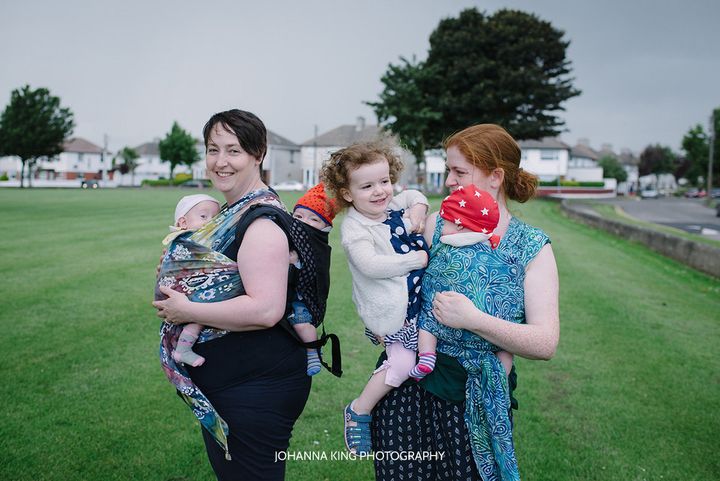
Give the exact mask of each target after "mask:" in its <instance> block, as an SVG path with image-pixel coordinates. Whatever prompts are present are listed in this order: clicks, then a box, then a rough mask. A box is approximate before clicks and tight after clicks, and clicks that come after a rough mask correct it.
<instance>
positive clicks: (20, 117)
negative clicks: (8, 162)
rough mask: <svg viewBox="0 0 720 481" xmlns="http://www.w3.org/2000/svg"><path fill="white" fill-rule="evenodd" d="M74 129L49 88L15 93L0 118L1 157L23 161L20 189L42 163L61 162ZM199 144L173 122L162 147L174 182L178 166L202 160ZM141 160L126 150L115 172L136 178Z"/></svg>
mask: <svg viewBox="0 0 720 481" xmlns="http://www.w3.org/2000/svg"><path fill="white" fill-rule="evenodd" d="M74 128H75V118H74V114H73V113H72V111H71V110H70V109H69V108H68V107H62V106H61V105H60V98H59V97H56V96H54V95H52V94H51V93H50V91H49V90H48V89H47V88H42V87H41V88H37V89H33V88H31V87H30V86H29V85H25V86H24V87H22V88H19V89H16V90H13V91H12V93H11V94H10V103H9V104H8V105H7V107H5V110H4V111H3V113H2V115H0V156H17V157H19V158H20V163H21V167H20V187H24V186H25V183H24V180H25V177H27V178H28V179H31V178H32V176H33V172H34V169H35V166H36V165H37V162H38V161H41V160H49V161H52V160H57V158H58V157H57V156H58V155H59V154H60V153H62V152H63V144H64V143H65V142H66V141H67V140H68V139H69V137H70V136H71V135H72V133H73V130H74ZM197 142H198V141H197V140H196V139H195V138H194V137H193V136H192V135H190V134H189V133H188V132H187V131H185V130H184V129H183V128H182V127H180V125H179V124H178V123H177V122H173V125H172V127H171V128H170V131H169V132H168V133H167V134H166V135H165V138H163V139H162V140H161V141H160V143H159V145H158V148H159V151H160V152H159V153H160V159H161V160H162V161H164V162H170V178H172V176H173V171H174V170H175V167H177V166H178V165H187V166H191V165H192V164H194V163H195V162H197V161H198V160H200V155H199V154H198V152H197V149H196V148H195V146H196V144H197ZM139 157H140V155H139V154H138V152H137V151H136V150H135V149H132V148H131V147H128V146H125V147H123V148H122V149H121V150H120V151H119V152H118V154H117V156H116V157H114V158H113V160H112V164H113V170H118V171H119V172H120V173H122V174H126V173H128V172H130V173H131V174H133V175H134V172H135V169H136V168H137V167H138V163H137V159H138V158H139ZM26 171H27V173H26Z"/></svg>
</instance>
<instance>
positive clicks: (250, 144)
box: [203, 109, 267, 171]
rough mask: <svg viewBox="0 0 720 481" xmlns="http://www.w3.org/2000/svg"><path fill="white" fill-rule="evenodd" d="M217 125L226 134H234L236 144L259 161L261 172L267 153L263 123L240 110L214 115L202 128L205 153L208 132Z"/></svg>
mask: <svg viewBox="0 0 720 481" xmlns="http://www.w3.org/2000/svg"><path fill="white" fill-rule="evenodd" d="M217 124H220V125H221V126H222V127H223V128H224V129H225V130H227V131H228V132H232V133H233V134H235V136H236V137H237V139H238V142H240V147H242V148H243V150H244V151H245V152H247V153H248V154H250V155H252V156H253V157H255V158H256V159H259V160H260V171H262V161H263V160H264V159H265V154H266V153H267V129H266V128H265V124H263V121H262V120H260V118H259V117H258V116H257V115H255V114H253V113H252V112H246V111H245V110H240V109H232V110H226V111H225V112H218V113H216V114H215V115H213V116H212V117H210V120H208V121H207V123H206V124H205V127H203V138H204V139H205V151H207V146H208V141H209V140H210V132H212V129H213V127H215V125H217Z"/></svg>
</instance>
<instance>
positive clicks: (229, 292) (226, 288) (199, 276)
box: [155, 190, 283, 453]
mask: <svg viewBox="0 0 720 481" xmlns="http://www.w3.org/2000/svg"><path fill="white" fill-rule="evenodd" d="M256 203H263V204H269V205H274V206H276V207H277V208H280V209H282V208H283V206H282V203H281V202H280V200H279V199H278V198H277V196H276V195H275V194H273V193H272V192H270V191H269V190H258V191H254V192H251V193H250V194H248V195H246V196H245V197H243V198H242V199H240V200H239V201H238V202H236V203H235V204H233V205H232V206H225V207H224V208H223V209H222V210H221V211H220V213H218V215H216V216H215V217H213V218H212V219H211V220H210V222H208V223H207V224H205V225H204V226H203V227H201V228H200V229H198V230H197V231H195V232H192V233H185V234H182V235H180V236H178V237H176V238H175V239H174V240H173V241H172V243H171V244H170V246H169V247H168V249H167V252H166V254H165V257H164V258H163V260H162V263H161V264H160V272H159V274H158V282H157V284H156V287H155V299H165V298H166V296H165V295H164V294H162V293H161V292H160V291H159V289H158V288H159V287H160V286H166V287H170V288H172V289H174V290H176V291H178V292H182V293H184V294H185V295H187V297H188V299H190V300H191V301H193V302H219V301H224V300H226V299H231V298H233V297H237V296H240V295H243V294H244V293H245V290H244V288H243V285H242V280H241V279H240V274H239V273H238V269H237V263H236V262H235V261H233V260H232V259H230V258H228V257H227V256H225V255H224V254H222V252H223V251H225V249H227V248H228V246H230V244H231V243H232V242H233V241H234V240H235V231H236V227H237V224H238V222H239V221H240V219H241V218H242V216H243V214H244V213H245V212H246V211H247V210H248V208H249V207H250V206H251V205H254V204H256ZM182 327H183V326H181V325H176V324H169V323H167V322H163V323H162V324H161V326H160V363H161V365H162V368H163V371H165V375H166V376H167V378H168V380H169V381H170V382H171V383H172V384H173V385H174V386H175V388H176V389H177V392H178V395H179V396H180V397H181V398H182V399H183V401H185V402H186V403H187V405H188V406H189V407H190V409H192V412H193V414H194V415H195V416H196V417H197V418H198V420H199V421H200V423H201V424H202V426H203V427H204V428H205V429H207V431H208V432H209V433H210V434H212V436H213V437H214V438H215V440H216V441H217V442H218V443H219V444H220V445H221V446H222V447H223V449H225V452H226V453H227V452H228V448H227V434H228V426H227V423H226V422H225V421H224V420H223V419H222V418H221V417H220V416H219V415H218V413H217V411H215V409H214V408H213V406H212V404H211V403H210V401H209V400H208V399H207V398H206V397H205V395H204V394H203V393H202V392H201V391H200V389H199V388H198V387H197V386H196V385H195V384H194V383H193V382H192V379H190V376H189V374H188V372H187V370H186V369H185V366H184V365H183V364H178V363H176V362H175V360H174V359H173V357H172V353H173V351H174V350H175V347H176V346H177V341H178V338H179V336H180V333H181V332H182ZM225 334H227V331H223V330H219V329H213V328H209V327H206V328H204V329H203V330H202V331H201V332H200V335H199V336H198V340H197V342H198V343H200V342H207V341H209V340H212V339H216V338H218V337H222V336H224V335H225Z"/></svg>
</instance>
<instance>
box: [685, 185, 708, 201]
mask: <svg viewBox="0 0 720 481" xmlns="http://www.w3.org/2000/svg"><path fill="white" fill-rule="evenodd" d="M706 195H707V194H706V192H705V189H696V188H695V187H693V188H691V189H688V190H687V191H686V192H685V197H687V198H690V199H695V198H701V197H705V196H706Z"/></svg>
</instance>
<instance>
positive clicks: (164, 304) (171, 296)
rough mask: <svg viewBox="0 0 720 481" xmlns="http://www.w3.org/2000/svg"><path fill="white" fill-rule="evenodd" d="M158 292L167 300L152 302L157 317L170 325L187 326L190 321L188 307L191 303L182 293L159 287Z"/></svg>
mask: <svg viewBox="0 0 720 481" xmlns="http://www.w3.org/2000/svg"><path fill="white" fill-rule="evenodd" d="M160 292H162V293H163V294H165V295H166V296H167V297H168V298H167V299H165V300H164V301H154V302H153V306H154V307H155V308H156V309H157V310H158V311H157V316H158V317H161V318H163V319H165V322H168V323H170V324H187V323H188V322H192V320H191V319H190V313H189V309H188V308H189V307H190V306H191V305H192V301H190V299H188V298H187V296H185V294H183V293H182V292H178V291H176V290H173V289H170V288H169V287H164V286H160Z"/></svg>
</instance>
